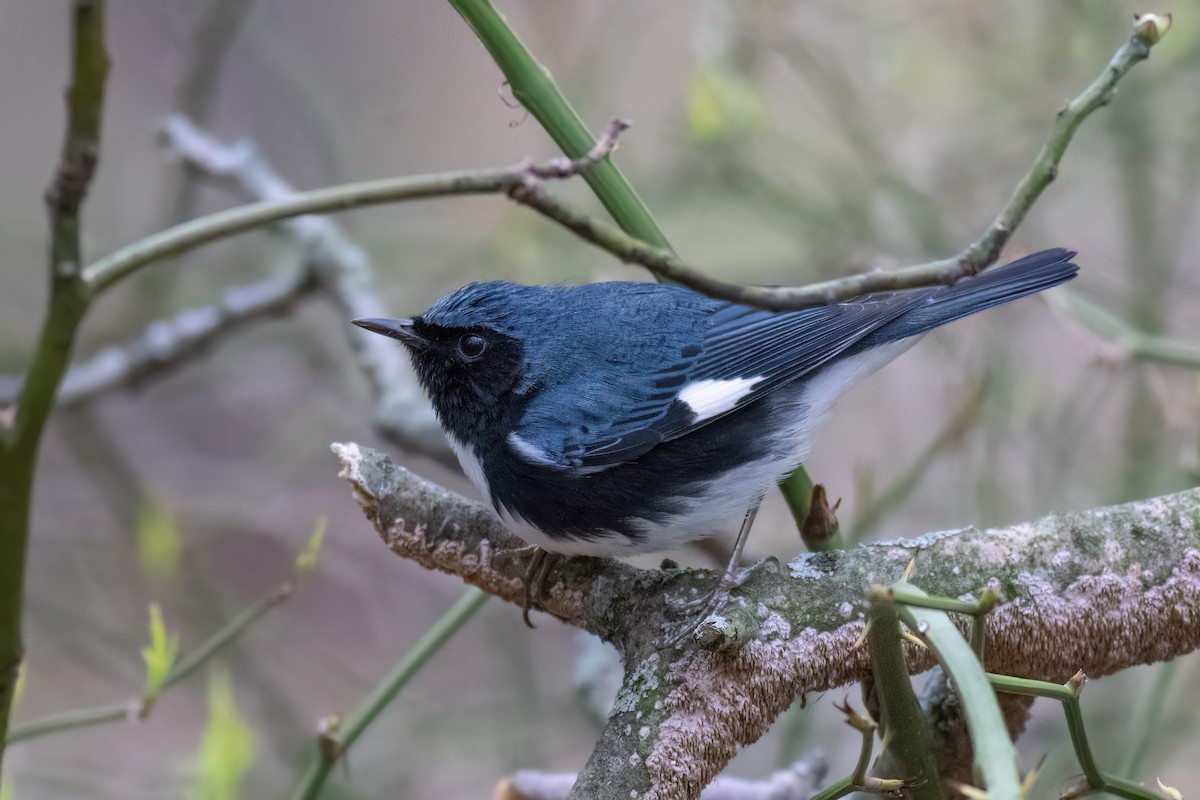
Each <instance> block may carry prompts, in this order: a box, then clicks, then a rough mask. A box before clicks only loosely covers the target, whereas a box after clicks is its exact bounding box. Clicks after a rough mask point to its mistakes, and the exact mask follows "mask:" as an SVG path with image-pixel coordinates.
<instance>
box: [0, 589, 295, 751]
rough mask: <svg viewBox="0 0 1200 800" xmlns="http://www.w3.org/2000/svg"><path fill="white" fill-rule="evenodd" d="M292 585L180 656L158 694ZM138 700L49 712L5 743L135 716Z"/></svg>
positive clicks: (242, 629) (287, 593) (10, 735)
mask: <svg viewBox="0 0 1200 800" xmlns="http://www.w3.org/2000/svg"><path fill="white" fill-rule="evenodd" d="M295 585H296V584H295V582H294V580H289V581H287V582H286V583H284V584H282V585H281V586H280V587H279V588H277V589H276V590H275V591H273V592H271V594H269V595H267V596H266V597H264V598H262V599H261V600H259V601H258V602H257V603H255V604H254V605H252V606H250V607H249V608H247V609H245V610H243V611H242V612H241V613H240V614H238V615H237V616H236V617H234V618H233V619H232V620H230V621H229V622H228V623H226V624H225V626H224V627H222V628H221V629H220V630H219V631H217V632H216V633H215V634H213V636H211V637H210V638H209V639H208V640H207V641H205V642H204V643H203V644H201V645H200V646H199V647H197V648H196V649H195V650H193V651H192V652H190V653H188V655H187V656H185V657H184V658H182V659H180V660H179V661H178V662H177V663H176V664H175V666H174V667H173V668H172V669H171V671H170V672H169V673H168V674H167V677H166V678H165V679H164V680H163V684H162V686H161V687H160V689H159V693H160V694H161V693H162V692H164V691H166V690H167V689H169V688H170V687H172V686H174V685H175V684H177V683H179V682H180V681H182V680H183V679H185V678H187V677H188V676H189V675H191V674H192V673H194V672H195V671H196V670H197V669H199V668H200V667H201V666H203V665H204V664H205V662H207V661H208V660H209V659H210V658H212V657H213V656H214V655H216V654H217V653H218V652H220V651H221V650H222V649H224V648H225V646H226V645H228V644H229V643H230V642H232V641H233V640H234V639H236V638H238V637H239V636H241V635H242V634H243V633H245V632H246V630H247V629H248V628H249V627H250V626H251V625H252V624H253V623H254V622H255V621H257V620H258V619H259V618H260V617H262V615H263V614H266V613H267V612H268V611H270V610H271V609H272V608H274V607H275V606H277V605H279V604H280V603H282V602H283V601H284V600H286V599H287V598H288V597H290V596H291V594H292V592H293V591H294V589H295ZM141 702H142V700H141V698H138V699H136V700H131V701H129V702H126V703H112V704H109V705H104V706H97V707H95V708H84V709H78V710H74V711H65V712H63V713H61V714H51V715H49V716H46V717H43V718H42V719H39V720H34V721H32V722H29V723H26V724H24V725H20V726H17V727H15V728H13V729H12V730H10V731H9V732H8V735H7V736H6V737H5V744H14V743H16V742H21V741H27V740H29V739H36V738H38V737H40V736H47V735H49V734H52V733H59V732H61V731H67V730H72V729H75V728H84V727H88V726H91V725H99V724H102V723H106V722H118V721H121V720H127V719H129V718H130V717H131V716H138V714H139V706H140V705H141Z"/></svg>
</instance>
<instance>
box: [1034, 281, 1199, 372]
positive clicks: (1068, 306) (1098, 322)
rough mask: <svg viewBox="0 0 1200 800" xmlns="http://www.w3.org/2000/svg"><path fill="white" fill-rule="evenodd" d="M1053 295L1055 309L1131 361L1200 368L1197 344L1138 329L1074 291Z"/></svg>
mask: <svg viewBox="0 0 1200 800" xmlns="http://www.w3.org/2000/svg"><path fill="white" fill-rule="evenodd" d="M1056 294H1057V297H1055V298H1053V300H1052V302H1054V303H1055V305H1056V306H1057V307H1060V308H1062V309H1064V310H1065V311H1066V312H1067V313H1068V314H1070V315H1071V317H1072V318H1073V319H1074V320H1076V321H1077V322H1079V323H1080V324H1081V325H1083V327H1085V328H1087V329H1088V330H1089V331H1091V332H1092V333H1093V334H1095V335H1096V336H1099V337H1100V338H1101V339H1104V340H1105V341H1106V342H1111V343H1113V344H1115V345H1117V347H1119V348H1120V349H1121V350H1122V351H1123V352H1124V353H1126V354H1128V355H1129V356H1130V357H1131V358H1136V359H1140V360H1143V361H1157V362H1159V363H1162V364H1172V365H1174V366H1177V367H1189V368H1191V369H1200V344H1196V343H1195V342H1189V341H1185V340H1182V339H1172V338H1170V337H1167V336H1161V335H1159V334H1154V333H1147V332H1146V331H1143V330H1139V329H1138V328H1135V327H1134V326H1132V325H1130V324H1129V323H1128V322H1125V321H1124V320H1123V319H1121V318H1120V317H1118V316H1117V315H1116V314H1114V313H1112V312H1111V311H1109V310H1108V309H1106V308H1103V307H1102V306H1100V305H1098V304H1096V303H1094V302H1092V301H1091V300H1088V299H1087V298H1085V297H1084V296H1083V295H1081V294H1079V293H1078V292H1072V291H1069V290H1064V291H1063V292H1061V293H1056Z"/></svg>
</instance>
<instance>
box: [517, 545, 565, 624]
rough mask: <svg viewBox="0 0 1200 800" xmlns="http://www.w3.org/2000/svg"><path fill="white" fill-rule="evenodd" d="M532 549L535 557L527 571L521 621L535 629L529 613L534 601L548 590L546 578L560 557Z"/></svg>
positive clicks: (530, 560)
mask: <svg viewBox="0 0 1200 800" xmlns="http://www.w3.org/2000/svg"><path fill="white" fill-rule="evenodd" d="M531 548H532V550H533V557H532V558H530V559H529V567H528V568H527V569H526V570H525V592H524V596H523V597H522V600H521V619H523V620H525V624H526V625H528V626H529V627H530V628H535V627H537V626H536V625H534V624H533V622H532V621H531V620H530V619H529V611H530V609H532V608H533V604H534V601H535V600H537V599H538V598H540V597H541V596H542V592H543V591H544V590H545V588H546V587H545V584H546V576H547V575H548V574H549V573H550V570H551V569H552V568H553V567H554V562H555V561H557V560H558V556H557V555H555V554H554V553H551V552H549V551H546V550H543V549H542V548H540V547H537V546H536V545H531Z"/></svg>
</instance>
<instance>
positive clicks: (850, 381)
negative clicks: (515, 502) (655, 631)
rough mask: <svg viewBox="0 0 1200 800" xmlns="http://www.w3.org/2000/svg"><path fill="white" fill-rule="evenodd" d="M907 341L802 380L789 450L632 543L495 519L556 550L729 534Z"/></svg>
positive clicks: (741, 470)
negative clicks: (838, 407) (840, 405)
mask: <svg viewBox="0 0 1200 800" xmlns="http://www.w3.org/2000/svg"><path fill="white" fill-rule="evenodd" d="M918 338H919V337H918ZM915 342H916V338H913V339H905V340H903V341H900V342H895V343H892V344H889V345H884V346H882V347H877V348H875V349H874V350H871V351H869V352H867V353H863V354H861V355H857V356H853V357H851V358H848V359H843V360H841V361H838V362H837V363H835V364H834V365H832V366H830V367H827V368H825V369H823V370H821V371H820V372H818V373H817V374H816V375H814V376H813V377H812V378H810V379H809V380H808V382H807V384H806V386H805V388H804V392H803V394H801V395H800V396H799V398H798V399H797V402H796V412H795V414H794V415H793V420H794V422H793V425H792V426H791V427H790V428H789V429H787V430H786V431H785V432H783V433H782V435H781V436H780V438H781V439H782V440H783V441H788V442H791V443H792V444H791V446H790V448H789V449H787V450H786V451H785V452H783V453H782V454H777V455H775V456H773V457H771V458H763V459H760V460H758V461H753V462H750V463H748V464H743V465H742V466H740V467H738V468H736V469H734V470H732V471H731V472H728V473H726V474H725V475H723V476H722V477H721V478H720V479H719V480H715V481H711V482H709V483H708V484H707V485H706V486H703V487H701V488H700V491H699V492H698V493H697V494H698V499H696V500H694V501H692V502H691V503H690V505H689V507H688V508H687V509H686V510H685V511H683V512H682V513H680V514H676V515H675V516H673V517H671V518H669V519H667V520H666V521H665V522H663V523H661V524H654V523H648V522H644V523H641V525H640V526H639V532H640V533H641V534H642V536H641V538H640V539H639V540H637V541H634V540H632V539H629V538H628V537H626V536H624V535H622V534H619V533H615V532H614V533H611V534H609V535H601V536H599V537H589V538H588V539H578V538H558V537H551V536H547V535H546V534H545V533H543V532H542V531H539V530H538V529H536V528H534V527H533V526H532V525H530V524H529V523H527V522H526V521H525V520H523V519H520V518H519V517H514V516H512V515H511V514H509V513H507V512H505V513H501V515H500V517H501V519H502V520H503V522H504V525H505V527H507V528H508V529H509V530H510V531H512V532H513V533H514V534H515V535H517V536H519V537H520V538H521V539H523V540H525V541H526V542H528V543H529V544H533V545H537V546H538V547H541V548H543V549H545V550H549V551H550V552H554V553H562V554H564V555H591V556H621V555H634V554H637V553H655V552H660V551H664V550H672V549H674V548H676V547H678V546H680V545H682V544H684V543H686V542H690V541H693V540H695V539H702V538H705V537H708V536H713V535H716V534H720V533H725V532H729V533H734V532H736V531H737V530H738V527H739V526H740V525H741V522H742V519H743V518H744V517H745V514H746V511H747V510H748V509H749V508H750V506H751V505H752V504H753V503H755V502H756V501H758V499H759V498H761V497H762V496H763V495H764V494H765V493H766V492H767V491H768V490H769V489H770V488H771V487H772V486H773V485H774V484H775V483H777V482H778V481H779V480H780V479H781V478H783V477H784V476H786V475H787V474H789V473H790V472H791V471H792V470H794V469H795V468H796V467H797V466H798V465H799V464H800V463H801V462H802V461H803V460H804V459H805V458H807V457H808V454H809V451H810V450H811V449H812V442H813V439H814V438H815V434H816V431H817V429H818V428H819V427H820V426H821V423H823V422H824V421H825V417H826V416H827V415H828V413H829V411H830V409H831V408H832V406H833V404H834V402H835V401H836V400H837V399H838V398H839V397H840V396H841V395H842V394H843V393H844V392H846V390H848V389H849V388H850V387H851V386H853V385H854V384H856V383H858V382H859V381H861V380H862V379H863V378H866V377H867V376H869V375H871V374H872V373H874V372H875V371H877V370H878V369H879V368H881V367H882V366H884V365H885V364H887V363H888V362H889V361H891V360H892V359H894V358H896V357H897V356H898V355H900V354H901V353H903V352H904V351H905V350H907V349H908V348H909V347H911V346H912V345H913V344H914V343H915ZM450 444H451V447H453V449H454V452H455V453H456V454H457V455H458V459H459V461H460V462H461V463H462V466H463V470H464V471H465V472H466V473H467V477H469V478H470V479H471V481H472V482H473V483H474V484H475V485H476V486H478V487H479V490H480V491H481V492H483V494H484V496H485V497H486V498H487V501H488V503H489V504H491V497H492V495H491V492H490V491H489V489H488V486H487V481H486V479H485V478H484V476H483V469H482V467H481V466H480V464H479V460H478V458H476V457H475V454H474V451H473V448H470V449H468V448H467V447H465V446H464V445H462V443H460V442H458V441H456V440H455V439H454V437H450ZM518 455H519V454H518ZM618 469H619V467H618Z"/></svg>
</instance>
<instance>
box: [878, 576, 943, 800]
mask: <svg viewBox="0 0 1200 800" xmlns="http://www.w3.org/2000/svg"><path fill="white" fill-rule="evenodd" d="M868 619H869V624H868V627H867V648H868V650H869V651H870V656H871V675H872V676H873V677H874V679H875V694H876V696H877V698H878V701H879V730H880V732H881V734H882V738H883V743H884V749H885V750H886V752H887V753H889V754H890V755H891V757H892V758H893V759H895V762H896V764H897V766H899V768H900V769H901V770H903V774H902V775H900V776H898V777H902V778H904V779H905V782H906V786H908V787H909V789H910V790H911V793H912V794H911V796H912V798H913V800H941V797H942V790H941V772H940V771H939V769H938V762H937V753H936V751H935V749H934V746H933V737H932V735H931V734H930V731H929V726H928V725H927V724H926V722H925V717H924V715H923V714H922V713H921V706H920V703H919V702H918V701H917V695H916V693H914V692H913V688H912V681H911V679H910V677H909V673H908V662H907V661H906V660H905V658H904V648H903V647H902V645H901V642H902V639H901V637H900V617H899V615H898V613H897V610H896V605H895V604H894V603H892V602H889V601H887V600H882V599H878V598H876V599H873V600H872V601H871V605H870V610H869V612H868Z"/></svg>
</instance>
